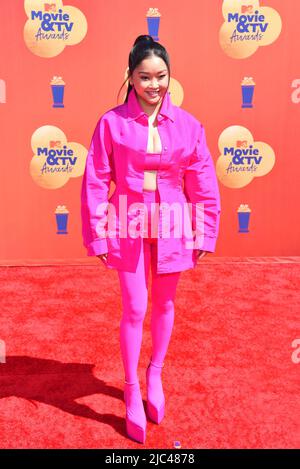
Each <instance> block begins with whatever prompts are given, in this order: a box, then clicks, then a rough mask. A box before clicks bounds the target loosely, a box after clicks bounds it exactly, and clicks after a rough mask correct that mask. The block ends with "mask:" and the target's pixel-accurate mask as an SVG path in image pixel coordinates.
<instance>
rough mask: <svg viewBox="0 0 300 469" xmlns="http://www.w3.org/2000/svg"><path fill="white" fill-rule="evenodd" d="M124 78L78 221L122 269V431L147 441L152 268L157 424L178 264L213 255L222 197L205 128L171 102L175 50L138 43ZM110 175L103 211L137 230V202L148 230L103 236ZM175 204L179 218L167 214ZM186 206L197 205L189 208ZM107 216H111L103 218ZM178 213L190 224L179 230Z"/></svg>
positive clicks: (98, 135) (152, 405)
mask: <svg viewBox="0 0 300 469" xmlns="http://www.w3.org/2000/svg"><path fill="white" fill-rule="evenodd" d="M127 80H128V89H127V95H126V98H125V101H124V103H123V104H121V105H118V106H116V107H114V108H113V109H110V110H108V111H107V112H106V113H105V114H104V115H103V116H101V118H100V119H99V122H98V124H97V126H96V128H95V131H94V134H93V137H92V142H91V145H90V149H89V152H88V156H87V163H86V169H85V173H84V177H83V183H82V221H83V236H84V244H85V246H86V247H87V249H88V255H96V256H98V257H99V258H100V259H101V261H102V262H103V263H104V265H106V266H107V267H109V268H116V269H117V271H118V277H119V281H120V290H121V296H122V315H121V321H120V348H121V355H122V360H123V367H124V374H125V383H124V401H125V407H126V430H127V434H128V436H130V437H131V438H132V439H134V440H135V441H138V442H140V443H144V442H145V439H146V424H147V419H146V414H145V410H144V406H143V400H142V395H141V390H140V385H139V380H138V374H137V369H138V362H139V356H140V349H141V343H142V332H143V322H144V318H145V315H146V312H147V304H148V277H149V272H150V268H151V272H152V287H151V288H152V311H151V336H152V354H151V358H150V360H149V364H148V367H147V370H146V382H147V408H146V411H147V414H148V417H149V418H150V419H151V420H152V421H153V422H155V423H157V424H158V423H160V422H161V421H162V419H163V417H164V409H165V396H164V392H163V386H162V380H161V373H162V368H163V366H164V359H165V356H166V354H167V350H168V346H169V341H170V338H171V334H172V329H173V323H174V315H175V306H174V304H175V296H176V289H177V285H178V281H179V278H180V274H181V272H182V271H184V270H187V269H189V268H192V267H195V266H196V264H197V258H198V256H199V253H200V257H199V259H200V258H202V257H203V256H204V255H205V254H206V252H214V250H215V244H216V238H217V235H218V229H219V215H220V198H219V190H218V184H217V178H216V174H215V170H214V166H213V161H212V158H211V155H210V152H209V150H208V148H207V145H206V137H205V131H204V128H203V125H202V124H201V123H200V122H199V121H198V120H197V119H196V118H195V117H194V116H192V115H191V114H190V113H188V112H187V111H185V110H183V109H181V108H180V107H179V106H174V105H173V103H172V101H171V97H170V93H169V91H168V87H169V83H170V61H169V56H168V53H167V51H166V49H165V48H164V47H163V46H162V45H161V44H160V43H158V42H155V41H154V40H153V39H152V37H151V36H139V37H138V38H137V39H136V40H135V43H134V45H133V47H132V49H131V51H130V54H129V67H128V76H127ZM127 80H126V81H127ZM126 81H125V82H126ZM112 180H113V181H114V182H115V185H116V188H115V192H114V193H113V197H112V198H111V199H110V202H111V203H112V204H113V206H114V207H113V208H114V209H115V210H114V211H111V210H109V211H108V210H107V211H108V212H110V213H108V219H110V215H111V214H112V212H114V213H115V217H116V223H117V224H118V223H120V226H121V227H123V228H124V225H126V226H129V225H130V226H132V225H133V228H134V229H135V223H136V220H135V218H136V213H135V212H136V211H137V210H136V209H143V207H144V208H147V210H145V211H144V213H140V211H139V215H141V216H142V217H143V216H144V217H145V218H144V219H143V218H141V223H142V224H143V222H146V225H147V234H146V236H145V237H144V236H142V237H141V236H137V237H136V236H131V233H130V232H129V230H128V235H127V232H126V234H125V236H123V234H122V233H123V232H124V230H122V229H121V228H120V229H119V230H118V229H117V230H116V232H117V233H116V236H114V233H112V234H111V233H110V232H109V231H110V230H109V229H108V236H107V237H103V238H102V237H100V236H99V230H98V229H99V224H100V223H101V222H102V217H101V215H100V213H99V207H101V206H102V204H103V206H104V208H105V207H106V206H107V203H108V193H109V189H110V182H111V181H112ZM183 183H184V184H183ZM183 186H184V191H183ZM118 196H119V197H118ZM120 197H121V198H123V197H124V198H126V206H127V207H133V206H134V210H133V213H128V211H127V209H126V208H125V207H124V205H123V203H122V204H121V203H119V204H118V203H115V201H116V200H117V198H119V199H120ZM113 201H114V202H113ZM186 202H188V204H187V203H186ZM174 204H176V206H177V207H178V210H177V211H176V212H177V214H178V215H179V217H176V216H174V214H170V216H168V214H166V212H165V209H166V208H167V207H171V206H173V205H174ZM187 205H188V206H189V207H191V209H192V210H191V211H190V213H188V214H187V210H185V208H186V206H187ZM152 207H154V209H153V211H152V210H151V209H152ZM198 208H199V209H198ZM105 211H106V210H105ZM141 211H142V210H141ZM145 212H146V213H145ZM191 212H192V213H191ZM203 212H204V217H203ZM166 215H167V216H166ZM171 215H172V216H171ZM186 215H187V216H186ZM103 219H104V223H105V222H106V219H105V215H104V217H103ZM166 220H167V221H168V220H169V222H168V224H167V227H166V224H165V221H166ZM179 220H184V228H187V229H186V230H185V229H184V230H181V233H180V235H179V236H177V233H178V221H179ZM203 220H204V222H203ZM186 221H187V223H186ZM131 222H133V223H131ZM179 223H180V221H179ZM203 225H204V227H203ZM198 227H199V228H200V229H198ZM193 230H194V231H195V233H194V235H193V234H190V233H191V232H192V231H193ZM118 231H119V232H118ZM166 231H167V233H166ZM179 231H180V230H179ZM166 234H167V236H166Z"/></svg>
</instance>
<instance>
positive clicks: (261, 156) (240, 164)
mask: <svg viewBox="0 0 300 469" xmlns="http://www.w3.org/2000/svg"><path fill="white" fill-rule="evenodd" d="M218 145H219V150H220V152H221V155H220V156H219V158H218V160H217V164H216V173H217V176H218V179H219V180H220V181H221V182H222V184H224V186H226V187H231V188H233V189H238V188H240V187H244V186H246V185H247V184H249V183H250V182H251V181H252V180H253V179H254V178H255V177H260V176H264V175H265V174H268V173H269V172H270V171H271V169H272V168H273V166H274V164H275V153H274V151H273V149H272V148H271V146H270V145H268V144H267V143H265V142H255V141H254V138H253V136H252V134H251V132H250V131H249V130H248V129H247V128H246V127H242V126H238V125H233V126H231V127H228V128H227V129H225V130H223V132H222V133H221V135H220V137H219V141H218Z"/></svg>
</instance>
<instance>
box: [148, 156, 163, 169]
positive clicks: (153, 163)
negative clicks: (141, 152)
mask: <svg viewBox="0 0 300 469" xmlns="http://www.w3.org/2000/svg"><path fill="white" fill-rule="evenodd" d="M160 157H161V153H149V152H146V157H145V166H144V170H150V169H152V170H158V169H159V166H160Z"/></svg>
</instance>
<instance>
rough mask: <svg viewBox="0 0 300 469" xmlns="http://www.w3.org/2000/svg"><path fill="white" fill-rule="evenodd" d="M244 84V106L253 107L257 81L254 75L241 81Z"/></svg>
mask: <svg viewBox="0 0 300 469" xmlns="http://www.w3.org/2000/svg"><path fill="white" fill-rule="evenodd" d="M241 86H242V99H243V102H242V107H243V108H251V107H253V104H252V99H253V93H254V87H255V82H254V80H253V78H252V77H244V78H243V80H242V83H241Z"/></svg>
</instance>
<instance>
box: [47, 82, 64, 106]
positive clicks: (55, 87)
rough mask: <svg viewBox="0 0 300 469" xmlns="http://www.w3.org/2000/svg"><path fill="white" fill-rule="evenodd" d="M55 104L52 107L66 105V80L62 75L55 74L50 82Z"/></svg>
mask: <svg viewBox="0 0 300 469" xmlns="http://www.w3.org/2000/svg"><path fill="white" fill-rule="evenodd" d="M50 85H51V90H52V97H53V104H52V107H64V103H63V101H64V91H65V82H64V81H63V79H62V77H57V76H54V77H53V78H52V80H51V82H50Z"/></svg>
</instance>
